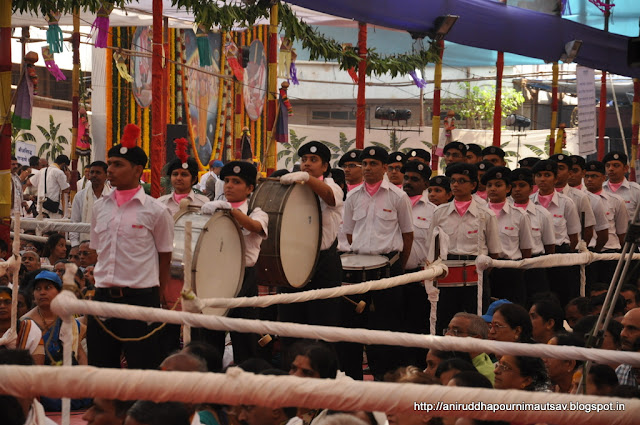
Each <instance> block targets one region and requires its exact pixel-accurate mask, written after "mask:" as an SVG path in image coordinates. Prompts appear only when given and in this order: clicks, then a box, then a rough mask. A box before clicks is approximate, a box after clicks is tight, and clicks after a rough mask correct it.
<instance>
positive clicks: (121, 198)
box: [115, 186, 140, 206]
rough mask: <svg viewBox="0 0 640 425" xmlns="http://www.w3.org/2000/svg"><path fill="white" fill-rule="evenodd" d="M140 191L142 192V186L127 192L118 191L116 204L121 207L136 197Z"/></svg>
mask: <svg viewBox="0 0 640 425" xmlns="http://www.w3.org/2000/svg"><path fill="white" fill-rule="evenodd" d="M138 190H140V186H138V187H136V188H134V189H126V190H118V189H116V195H115V196H116V202H117V204H118V206H121V205H122V204H124V203H125V202H127V201H130V200H131V198H133V197H134V196H136V193H137V192H138Z"/></svg>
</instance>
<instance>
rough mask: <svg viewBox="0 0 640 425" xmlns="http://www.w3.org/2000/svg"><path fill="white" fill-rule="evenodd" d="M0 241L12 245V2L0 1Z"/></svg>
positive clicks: (8, 0) (7, 0)
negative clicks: (10, 235) (10, 234)
mask: <svg viewBox="0 0 640 425" xmlns="http://www.w3.org/2000/svg"><path fill="white" fill-rule="evenodd" d="M0 125H1V130H0V239H2V240H4V241H6V242H7V245H9V246H11V238H10V237H9V231H10V224H11V1H10V0H0Z"/></svg>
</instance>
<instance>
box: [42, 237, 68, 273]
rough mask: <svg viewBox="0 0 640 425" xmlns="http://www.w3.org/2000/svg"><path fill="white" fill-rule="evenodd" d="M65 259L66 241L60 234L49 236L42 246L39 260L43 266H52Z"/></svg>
mask: <svg viewBox="0 0 640 425" xmlns="http://www.w3.org/2000/svg"><path fill="white" fill-rule="evenodd" d="M66 258H67V241H66V239H65V238H64V235H61V234H60V233H54V234H53V235H51V236H49V239H47V242H46V243H45V245H44V250H43V252H42V257H41V258H40V260H41V261H42V264H43V265H45V266H53V265H54V264H56V263H57V262H58V260H64V259H66Z"/></svg>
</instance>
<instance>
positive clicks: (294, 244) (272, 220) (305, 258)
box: [249, 179, 322, 288]
mask: <svg viewBox="0 0 640 425" xmlns="http://www.w3.org/2000/svg"><path fill="white" fill-rule="evenodd" d="M294 191H298V192H297V193H294ZM301 191H307V192H308V193H304V192H301ZM301 194H303V195H304V196H303V198H304V199H306V200H307V201H308V202H309V203H310V205H290V204H289V202H291V199H292V198H294V197H295V198H298V199H299V197H300V195H301ZM258 207H259V208H260V209H262V210H263V211H264V212H266V213H267V215H268V216H269V225H268V236H267V238H266V239H265V240H264V241H262V244H261V245H260V255H259V256H258V260H257V262H256V265H255V267H256V270H257V274H258V283H259V284H261V285H269V286H288V287H292V288H302V287H304V286H305V285H306V284H307V283H308V282H309V281H310V280H311V278H312V277H313V275H314V272H315V268H316V265H317V262H318V255H319V252H320V245H321V243H322V213H321V210H320V201H319V200H318V197H317V196H316V195H315V194H314V193H313V191H312V190H311V189H310V188H309V187H308V186H304V185H300V184H292V185H282V184H280V182H279V181H278V180H271V179H267V180H264V181H263V182H262V183H260V185H258V187H257V188H256V190H255V191H254V193H253V195H252V196H251V200H250V202H249V211H251V210H253V209H255V208H258ZM296 207H299V208H300V210H301V211H300V217H296V218H300V219H304V221H305V223H307V222H308V226H305V227H304V228H300V229H292V228H290V227H289V226H290V225H291V223H288V222H287V219H286V217H285V215H286V214H287V213H290V212H291V210H290V208H296ZM285 209H289V210H288V211H287V210H285ZM285 232H296V233H297V234H295V235H291V234H285ZM291 236H294V237H293V238H292V237H291ZM285 240H287V241H289V243H290V245H287V242H285ZM285 250H286V252H284V251H285ZM283 254H284V255H287V260H288V261H290V260H291V258H296V256H297V258H299V259H300V267H301V268H303V269H304V270H303V271H302V272H301V274H300V276H299V278H298V279H296V280H295V281H293V280H292V279H290V278H288V276H287V270H286V265H285V264H284V261H285V259H284V258H283Z"/></svg>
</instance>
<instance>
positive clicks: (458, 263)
mask: <svg viewBox="0 0 640 425" xmlns="http://www.w3.org/2000/svg"><path fill="white" fill-rule="evenodd" d="M444 264H446V266H447V267H449V273H448V274H447V277H445V278H441V279H438V280H437V283H438V288H449V287H451V288H453V287H459V286H476V285H478V270H477V269H476V263H475V261H474V260H445V261H444Z"/></svg>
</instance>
